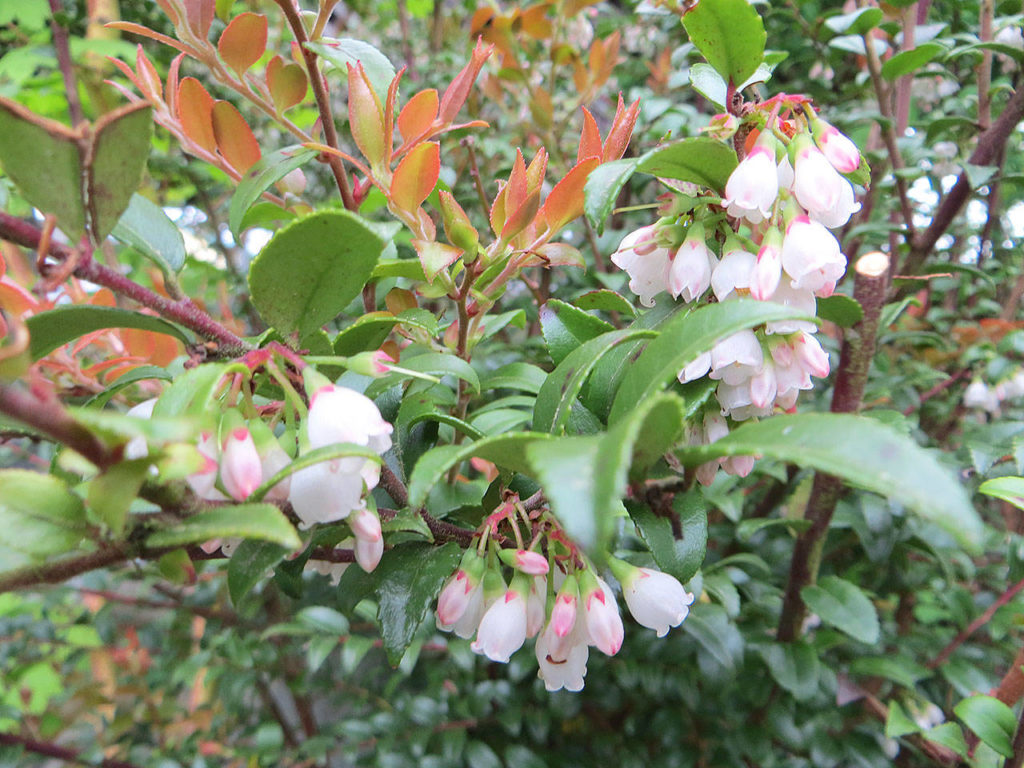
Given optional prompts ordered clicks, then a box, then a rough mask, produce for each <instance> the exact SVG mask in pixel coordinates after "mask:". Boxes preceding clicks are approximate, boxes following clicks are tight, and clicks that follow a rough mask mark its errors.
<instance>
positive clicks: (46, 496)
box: [0, 469, 88, 571]
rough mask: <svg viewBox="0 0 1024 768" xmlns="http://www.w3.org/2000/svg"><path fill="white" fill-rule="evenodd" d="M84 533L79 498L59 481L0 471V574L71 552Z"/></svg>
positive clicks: (34, 473)
mask: <svg viewBox="0 0 1024 768" xmlns="http://www.w3.org/2000/svg"><path fill="white" fill-rule="evenodd" d="M87 530H88V528H87V526H86V521H85V508H84V507H83V506H82V501H81V499H79V498H78V497H77V496H75V495H74V494H73V493H72V492H71V490H70V489H69V488H68V487H67V486H66V485H65V484H64V483H63V482H62V481H61V480H59V479H57V478H56V477H53V476H52V475H44V474H40V473H38V472H29V471H27V470H23V469H5V470H0V571H10V570H13V569H15V568H19V567H21V566H26V565H31V564H32V563H35V562H39V561H41V560H44V559H45V558H46V557H48V556H50V555H57V554H62V553H64V552H67V551H69V550H72V549H75V548H76V547H77V546H78V544H79V542H80V541H81V540H82V537H83V536H84V535H85V534H86V532H87Z"/></svg>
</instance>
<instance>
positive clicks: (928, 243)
mask: <svg viewBox="0 0 1024 768" xmlns="http://www.w3.org/2000/svg"><path fill="white" fill-rule="evenodd" d="M1021 117H1024V87H1018V88H1017V89H1016V90H1015V91H1014V93H1013V96H1012V97H1011V98H1010V101H1009V102H1008V103H1007V105H1006V107H1005V108H1004V109H1003V111H1002V112H1001V113H1000V114H999V117H998V118H996V121H995V122H994V123H992V127H991V128H989V129H988V130H987V131H985V132H984V133H982V134H981V135H980V136H979V137H978V145H977V146H976V147H975V148H974V151H973V152H972V153H971V156H970V157H969V158H968V159H967V163H968V164H969V165H991V163H992V161H993V160H995V159H996V157H998V156H999V153H1000V152H1001V151H1002V150H1003V148H1004V147H1005V146H1006V142H1007V140H1008V139H1009V137H1010V135H1011V134H1012V133H1013V129H1014V128H1016V127H1017V123H1019V122H1020V120H1021ZM970 194H971V181H970V179H969V178H968V176H967V171H966V170H965V171H964V172H963V173H961V174H960V176H959V177H958V178H957V180H956V183H955V184H954V185H953V188H952V189H950V190H949V192H947V193H946V196H945V197H943V198H942V201H941V202H940V203H939V206H938V208H936V210H935V213H934V214H933V216H932V223H931V224H930V225H929V226H928V229H926V230H925V231H924V232H921V233H919V234H918V236H917V237H915V238H914V240H913V241H912V247H911V249H910V253H908V254H907V258H906V259H905V261H904V262H903V264H902V265H901V267H900V270H899V271H900V272H901V273H903V274H908V275H909V274H913V273H914V272H917V270H918V269H919V268H920V267H921V264H923V263H924V260H925V259H926V258H927V257H928V254H930V253H931V252H932V249H933V248H934V247H935V243H936V242H938V240H939V238H940V237H942V235H943V234H945V232H946V230H947V229H949V226H950V224H952V223H953V219H954V218H955V217H956V215H957V214H958V213H959V212H960V209H961V208H962V207H963V206H964V203H966V202H967V198H968V197H969V196H970Z"/></svg>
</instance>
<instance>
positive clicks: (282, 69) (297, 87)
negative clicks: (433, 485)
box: [267, 56, 309, 113]
mask: <svg viewBox="0 0 1024 768" xmlns="http://www.w3.org/2000/svg"><path fill="white" fill-rule="evenodd" d="M308 85H309V81H308V80H307V79H306V73H305V71H304V70H303V69H302V67H300V66H299V65H298V64H296V63H295V62H287V63H286V62H285V60H284V59H282V58H281V57H280V56H275V57H274V58H272V59H271V60H270V63H269V64H267V88H268V90H269V91H270V98H272V99H273V100H274V109H276V110H277V111H278V112H279V113H280V112H284V111H285V110H287V109H291V108H292V107H294V106H295V105H296V104H298V103H300V102H301V101H302V100H303V99H304V98H306V91H307V90H308Z"/></svg>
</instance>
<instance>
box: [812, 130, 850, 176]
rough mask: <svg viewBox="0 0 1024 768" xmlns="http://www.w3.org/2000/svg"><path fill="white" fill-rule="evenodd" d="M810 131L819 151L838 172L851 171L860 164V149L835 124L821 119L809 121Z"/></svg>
mask: <svg viewBox="0 0 1024 768" xmlns="http://www.w3.org/2000/svg"><path fill="white" fill-rule="evenodd" d="M811 131H812V132H813V133H814V140H815V142H817V144H818V147H819V148H820V149H821V153H822V154H823V155H825V158H826V159H827V160H828V161H829V162H830V163H832V166H833V167H834V168H835V169H836V170H837V171H839V172H840V173H853V172H854V171H856V170H857V168H858V167H859V166H860V150H858V149H857V145H856V144H854V143H853V142H852V141H850V139H849V137H847V136H846V135H845V134H843V133H841V132H840V131H839V130H838V129H836V127H835V126H833V125H829V124H828V123H826V122H825V121H824V120H822V119H820V118H819V119H816V120H814V121H813V122H812V123H811Z"/></svg>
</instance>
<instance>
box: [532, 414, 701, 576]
mask: <svg viewBox="0 0 1024 768" xmlns="http://www.w3.org/2000/svg"><path fill="white" fill-rule="evenodd" d="M681 429H682V401H681V400H680V399H679V398H678V397H676V396H675V395H669V394H666V395H661V396H658V397H652V398H649V399H648V400H646V401H644V402H642V403H640V404H639V405H638V406H637V407H636V408H635V409H634V410H633V412H632V413H631V414H630V416H629V418H627V419H624V420H623V421H621V422H620V423H619V424H617V425H616V426H615V427H614V428H613V429H612V430H610V431H609V432H608V433H607V434H604V435H588V436H585V437H562V438H559V439H557V440H551V441H542V442H540V441H539V442H535V443H532V444H530V445H528V446H527V448H526V453H527V456H528V457H529V461H530V465H531V468H532V472H531V473H530V474H532V475H533V476H534V477H536V479H537V480H538V481H540V484H541V485H542V486H543V488H544V492H545V494H546V496H547V498H548V501H550V502H551V510H552V512H554V514H555V516H556V517H557V518H558V520H559V522H560V523H561V524H562V527H563V528H565V530H566V532H567V533H568V534H569V536H570V537H571V538H572V539H573V541H575V542H576V543H577V544H579V545H580V546H581V547H583V549H585V550H586V551H587V552H588V553H589V554H591V556H594V557H598V556H600V554H601V552H602V551H603V548H604V547H605V546H606V545H607V543H608V540H609V539H610V538H611V534H612V531H613V530H614V523H615V518H616V517H617V516H618V513H619V510H620V509H621V507H622V504H621V499H622V497H623V496H624V495H625V492H626V486H627V483H628V480H629V478H630V477H631V476H632V477H636V476H638V475H640V474H641V473H642V471H643V470H644V469H645V468H646V467H647V466H649V465H650V464H652V463H653V462H654V461H656V460H657V459H658V458H659V457H660V456H661V454H662V453H663V452H664V451H665V450H666V449H667V448H668V447H669V446H670V445H671V444H672V443H673V442H674V441H675V438H676V436H677V435H678V434H679V431H680V430H681Z"/></svg>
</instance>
